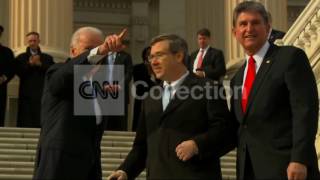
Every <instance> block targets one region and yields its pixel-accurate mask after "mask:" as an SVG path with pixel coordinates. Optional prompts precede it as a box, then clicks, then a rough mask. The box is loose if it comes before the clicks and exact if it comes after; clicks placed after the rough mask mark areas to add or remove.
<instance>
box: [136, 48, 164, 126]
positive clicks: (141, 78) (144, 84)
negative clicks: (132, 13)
mask: <svg viewBox="0 0 320 180" xmlns="http://www.w3.org/2000/svg"><path fill="white" fill-rule="evenodd" d="M150 49H151V48H150V46H148V47H146V48H144V49H143V51H142V54H141V59H142V63H139V64H136V65H134V66H133V81H134V86H135V88H136V97H135V99H134V110H133V121H132V130H133V131H136V129H137V127H138V121H139V119H140V112H141V105H142V99H141V98H142V97H143V96H144V94H145V93H147V92H149V91H150V88H151V87H153V86H154V85H156V84H158V81H157V79H155V76H154V73H153V72H152V70H151V67H150V64H149V62H148V57H149V54H150Z"/></svg>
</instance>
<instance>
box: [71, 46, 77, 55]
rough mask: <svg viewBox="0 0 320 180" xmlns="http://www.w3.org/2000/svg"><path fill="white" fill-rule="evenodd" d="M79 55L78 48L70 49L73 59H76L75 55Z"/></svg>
mask: <svg viewBox="0 0 320 180" xmlns="http://www.w3.org/2000/svg"><path fill="white" fill-rule="evenodd" d="M76 53H77V50H76V48H73V47H72V48H70V55H71V57H75V54H76Z"/></svg>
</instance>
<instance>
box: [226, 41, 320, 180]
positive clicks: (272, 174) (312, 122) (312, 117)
mask: <svg viewBox="0 0 320 180" xmlns="http://www.w3.org/2000/svg"><path fill="white" fill-rule="evenodd" d="M244 68H245V65H244V66H243V67H241V68H240V70H239V71H238V72H237V74H236V75H235V76H234V78H233V79H232V81H231V87H232V89H233V90H234V89H236V91H235V92H234V96H233V97H232V100H231V109H232V112H233V113H234V116H235V117H236V119H237V120H238V122H237V123H239V124H240V126H239V129H238V149H237V150H238V151H237V156H238V157H237V175H238V178H239V179H243V177H244V171H245V170H244V169H245V164H246V162H245V161H246V160H247V159H248V158H246V155H249V157H250V159H251V163H252V167H253V171H254V174H255V176H256V178H257V179H283V178H284V179H286V177H287V171H286V170H287V167H288V165H289V162H299V163H302V164H305V165H306V166H307V167H308V177H309V178H310V179H318V178H319V170H318V162H317V156H316V151H315V146H314V141H315V135H316V132H317V127H318V126H317V122H318V93H317V87H316V83H315V78H314V75H313V72H312V69H311V67H310V64H309V61H308V58H307V56H306V54H305V53H304V52H303V51H302V50H301V49H298V48H295V47H291V46H283V47H278V46H276V45H274V44H271V45H270V48H269V49H268V51H267V54H266V55H265V57H264V59H263V62H262V64H261V67H260V69H259V71H258V73H257V75H256V78H255V81H254V83H253V86H252V89H251V92H250V95H249V99H248V105H247V111H246V113H245V114H243V113H242V110H241V86H242V81H243V75H244ZM239 87H240V88H239ZM316 177H317V178H316Z"/></svg>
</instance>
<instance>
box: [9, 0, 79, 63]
mask: <svg viewBox="0 0 320 180" xmlns="http://www.w3.org/2000/svg"><path fill="white" fill-rule="evenodd" d="M9 11H10V16H9V17H10V20H9V22H10V38H9V42H10V46H11V48H12V49H13V50H14V52H15V54H19V53H21V52H24V51H25V48H26V47H25V35H26V34H27V33H28V32H30V31H37V32H39V33H40V39H41V43H40V44H41V48H42V51H44V52H46V53H48V54H50V55H52V56H53V57H54V59H55V61H63V60H65V59H66V57H68V54H69V42H70V38H71V34H72V27H73V1H72V0H10V1H9Z"/></svg>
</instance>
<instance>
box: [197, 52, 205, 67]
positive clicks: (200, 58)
mask: <svg viewBox="0 0 320 180" xmlns="http://www.w3.org/2000/svg"><path fill="white" fill-rule="evenodd" d="M203 51H204V50H203V49H201V50H200V54H199V58H198V64H197V69H201V67H202V61H203V59H202V56H203Z"/></svg>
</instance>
